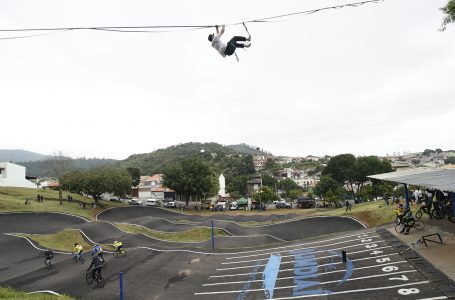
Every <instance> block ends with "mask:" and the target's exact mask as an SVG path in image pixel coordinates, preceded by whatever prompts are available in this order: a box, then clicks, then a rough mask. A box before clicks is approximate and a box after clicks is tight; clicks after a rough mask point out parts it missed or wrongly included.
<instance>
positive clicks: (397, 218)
mask: <svg viewBox="0 0 455 300" xmlns="http://www.w3.org/2000/svg"><path fill="white" fill-rule="evenodd" d="M400 223H401V222H400V218H399V217H398V216H397V217H396V218H395V224H397V225H400Z"/></svg>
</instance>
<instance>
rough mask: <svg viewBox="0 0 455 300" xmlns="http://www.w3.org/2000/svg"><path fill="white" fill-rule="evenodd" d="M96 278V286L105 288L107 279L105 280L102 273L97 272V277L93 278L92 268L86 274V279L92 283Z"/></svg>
mask: <svg viewBox="0 0 455 300" xmlns="http://www.w3.org/2000/svg"><path fill="white" fill-rule="evenodd" d="M95 280H96V286H97V287H99V288H103V287H104V285H105V284H106V281H105V280H104V278H103V277H102V276H101V275H98V274H95V278H93V275H92V271H91V270H90V271H88V272H87V273H86V274H85V281H86V282H87V283H88V284H92V283H93V282H94V281H95Z"/></svg>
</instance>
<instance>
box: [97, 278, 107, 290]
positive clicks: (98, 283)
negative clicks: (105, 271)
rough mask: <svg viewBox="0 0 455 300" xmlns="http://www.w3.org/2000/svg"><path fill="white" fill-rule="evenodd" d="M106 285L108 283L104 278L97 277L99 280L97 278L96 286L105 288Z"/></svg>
mask: <svg viewBox="0 0 455 300" xmlns="http://www.w3.org/2000/svg"><path fill="white" fill-rule="evenodd" d="M105 284H106V281H105V280H104V278H103V277H97V278H96V285H97V286H98V287H99V288H103V287H104V285H105Z"/></svg>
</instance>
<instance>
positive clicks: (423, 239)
mask: <svg viewBox="0 0 455 300" xmlns="http://www.w3.org/2000/svg"><path fill="white" fill-rule="evenodd" d="M429 237H438V240H437V241H435V240H432V239H429ZM422 241H423V243H424V244H425V247H428V245H427V242H432V243H435V244H441V245H442V244H443V241H442V238H441V235H440V234H439V232H437V233H433V234H427V235H422Z"/></svg>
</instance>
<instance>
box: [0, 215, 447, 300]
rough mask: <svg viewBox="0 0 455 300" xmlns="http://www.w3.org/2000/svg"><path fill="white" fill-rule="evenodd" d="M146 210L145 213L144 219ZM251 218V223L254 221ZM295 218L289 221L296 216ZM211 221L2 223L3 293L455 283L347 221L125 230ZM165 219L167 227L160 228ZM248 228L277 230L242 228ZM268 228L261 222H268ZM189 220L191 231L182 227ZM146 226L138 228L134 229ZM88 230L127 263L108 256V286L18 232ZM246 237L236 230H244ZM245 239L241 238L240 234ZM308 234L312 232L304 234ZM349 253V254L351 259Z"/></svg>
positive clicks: (35, 219) (438, 291)
mask: <svg viewBox="0 0 455 300" xmlns="http://www.w3.org/2000/svg"><path fill="white" fill-rule="evenodd" d="M141 209H143V210H141ZM248 217H249V216H248ZM288 217H289V216H288ZM210 218H211V219H207V218H203V217H200V216H190V215H182V214H178V213H175V212H172V211H167V210H162V209H147V208H134V209H130V208H124V209H112V210H108V211H106V212H104V213H102V214H100V215H99V216H98V218H97V219H98V220H97V221H92V222H90V221H87V220H85V219H84V218H81V217H76V216H71V215H66V214H59V213H3V214H0V285H1V286H4V285H8V286H11V287H14V288H17V289H20V290H24V291H27V292H34V291H53V292H57V293H66V294H69V295H71V296H74V297H76V298H78V299H118V298H119V273H120V272H123V275H124V292H125V299H200V300H205V299H237V300H241V299H387V298H389V299H448V297H450V298H451V297H452V296H455V293H454V291H455V289H454V288H453V287H454V286H453V282H451V281H450V280H448V279H447V277H445V275H444V274H441V273H440V272H438V271H437V270H435V269H434V267H432V265H431V264H430V263H428V262H427V261H426V260H425V259H423V258H421V257H420V256H418V255H417V254H415V253H414V252H412V251H411V252H408V253H406V254H401V252H400V251H402V250H403V249H404V248H406V245H403V244H401V243H400V242H399V241H398V240H397V239H396V238H394V237H393V235H391V234H390V233H389V232H387V231H386V230H385V229H367V228H364V226H363V225H362V224H361V223H359V222H357V221H355V220H353V219H351V218H342V217H317V218H293V219H290V220H286V217H283V216H282V215H271V216H265V215H261V216H258V217H253V216H252V218H248V219H245V217H243V216H242V217H239V218H238V219H236V218H235V217H233V216H226V215H217V216H216V217H214V220H215V224H216V225H217V227H219V228H223V229H226V230H227V231H229V232H230V234H231V236H230V237H226V238H224V239H216V240H215V249H212V243H211V241H205V242H201V243H171V242H167V241H160V240H156V239H152V238H149V237H147V236H144V235H141V234H129V233H126V232H123V231H121V230H119V229H118V228H117V227H116V226H115V225H114V223H131V224H138V223H141V222H142V223H141V224H139V225H141V226H145V227H148V228H151V229H154V230H158V229H160V230H162V231H164V230H166V231H179V230H181V228H179V226H183V225H185V228H187V229H190V228H191V227H193V226H206V225H207V224H208V223H211V220H212V217H210ZM160 220H161V221H160ZM245 220H249V221H251V220H255V222H270V224H268V225H265V226H253V227H246V226H241V225H239V223H240V222H246V221H245ZM259 220H261V221H259ZM182 221H184V223H182ZM134 222H138V223H134ZM65 228H74V229H77V230H80V231H81V233H82V234H83V235H84V236H85V238H86V239H88V240H89V241H92V242H102V243H111V242H113V241H114V240H115V239H117V240H122V241H123V242H124V244H125V245H126V247H127V256H126V257H116V258H114V257H112V256H110V255H109V253H106V254H105V257H106V258H107V262H108V266H107V268H106V269H104V270H103V277H104V278H105V280H106V286H105V287H104V288H102V289H100V288H94V287H93V286H89V285H87V283H86V282H85V270H86V268H87V267H88V263H89V256H88V254H84V255H85V256H86V259H87V262H86V263H85V264H80V263H77V264H75V263H73V261H72V255H71V254H69V253H56V256H55V258H54V259H53V265H54V267H53V268H52V269H50V270H49V269H47V268H44V265H43V249H41V248H40V246H39V245H35V244H34V243H33V242H32V241H30V240H27V239H25V238H22V237H19V236H18V235H17V234H18V233H54V232H58V231H60V230H62V229H65ZM236 230H237V231H236ZM233 232H235V233H238V235H237V234H234V233H233ZM302 232H303V233H302ZM342 251H346V254H347V255H346V257H345V260H343V254H342Z"/></svg>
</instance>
